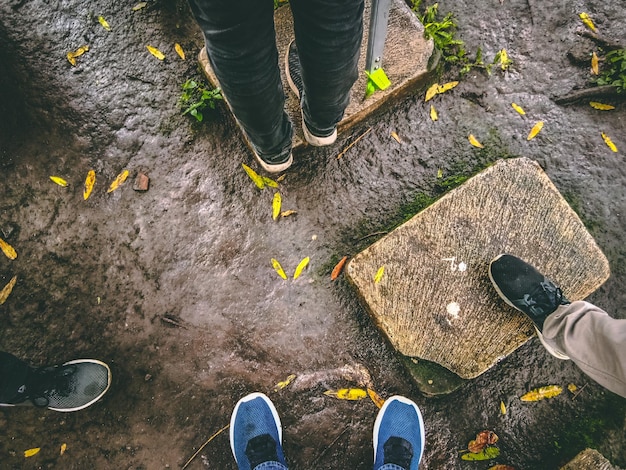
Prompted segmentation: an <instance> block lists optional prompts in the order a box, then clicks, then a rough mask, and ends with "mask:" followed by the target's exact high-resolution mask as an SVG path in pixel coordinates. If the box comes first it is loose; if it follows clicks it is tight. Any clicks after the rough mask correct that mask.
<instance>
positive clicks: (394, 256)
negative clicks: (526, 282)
mask: <svg viewBox="0 0 626 470" xmlns="http://www.w3.org/2000/svg"><path fill="white" fill-rule="evenodd" d="M500 253H510V254H513V255H516V256H519V257H520V258H522V259H524V260H526V261H527V262H529V263H531V264H532V265H534V266H535V267H536V268H537V269H539V271H541V272H543V273H544V274H545V275H546V276H548V277H550V278H552V279H553V280H555V281H556V282H558V283H559V284H560V285H561V287H562V288H563V291H564V293H565V295H566V296H567V297H568V298H569V299H570V300H578V299H584V298H585V297H587V296H588V295H589V294H591V293H592V292H593V291H594V290H596V289H597V288H598V287H599V286H600V285H601V284H602V283H604V282H605V281H606V279H607V278H608V277H609V274H610V272H609V265H608V261H607V259H606V257H605V256H604V254H603V253H602V251H601V250H600V249H599V247H598V246H597V244H596V243H595V241H594V239H593V238H592V237H591V235H590V234H589V233H588V232H587V230H586V228H585V226H584V225H583V223H582V222H581V220H580V219H579V217H578V216H577V215H576V213H575V212H574V211H573V210H572V209H571V208H570V206H569V205H568V204H567V202H566V201H565V199H563V197H562V196H561V195H560V193H559V192H558V190H557V189H556V188H555V187H554V185H553V184H552V182H551V181H550V180H549V178H548V177H547V175H546V174H545V173H544V172H543V170H542V169H541V167H540V166H539V165H538V164H537V163H536V162H534V161H532V160H530V159H527V158H518V159H510V160H500V161H499V162H498V163H496V164H495V165H493V166H492V167H490V168H488V169H486V170H484V171H483V172H482V173H479V174H478V175H476V176H474V177H473V178H471V179H469V180H468V181H466V182H465V183H464V184H463V185H461V186H460V187H458V188H456V189H454V190H452V191H451V192H449V193H448V194H446V195H445V196H444V197H442V198H441V199H439V200H438V201H437V202H435V203H434V204H433V205H431V206H430V207H428V208H426V209H425V210H423V211H422V212H420V213H419V214H417V215H416V216H414V217H413V218H412V219H411V220H409V221H408V222H406V223H405V224H403V225H402V226H400V227H398V228H397V229H395V230H394V231H392V232H391V233H390V234H389V235H387V236H385V237H384V238H382V239H380V240H379V241H377V242H376V243H374V244H373V245H372V246H370V247H369V248H367V249H365V250H364V251H363V252H361V253H359V254H358V255H357V256H355V257H354V258H353V259H352V260H351V261H350V263H349V264H348V266H347V267H346V273H347V275H348V278H349V279H350V280H351V282H352V283H353V284H354V285H355V286H356V288H357V290H358V292H359V295H360V297H361V298H362V300H363V302H364V304H365V305H366V307H367V308H368V310H369V311H370V313H371V315H372V317H373V319H374V321H375V323H376V324H378V325H379V327H380V328H381V329H382V330H383V332H384V333H385V334H386V335H387V337H388V338H389V340H390V341H391V343H392V345H393V346H394V347H395V348H396V349H397V350H398V351H399V352H400V353H402V354H404V355H406V356H410V357H418V358H422V359H426V360H429V361H433V362H436V363H438V364H440V365H442V366H444V367H446V368H448V369H449V370H451V371H452V372H454V373H456V374H457V375H459V376H460V377H462V378H466V379H470V378H474V377H476V376H478V375H480V374H482V373H483V372H485V371H486V370H487V369H489V368H490V367H492V366H493V365H494V364H496V363H497V362H498V361H499V360H501V359H502V358H504V357H506V356H507V355H509V354H510V353H511V352H513V351H514V350H515V349H517V348H518V347H519V346H521V345H522V344H524V343H525V342H526V341H527V340H528V339H529V338H530V337H531V336H532V335H533V334H534V328H533V326H532V323H531V321H530V320H528V319H527V318H526V317H525V316H524V315H523V314H521V313H519V312H517V311H516V310H514V309H512V308H511V307H509V306H507V305H506V304H505V303H504V302H503V301H502V300H501V299H500V298H499V296H498V294H497V293H496V292H495V290H494V289H493V287H492V285H491V281H490V280H489V276H488V267H489V262H490V261H491V260H492V259H493V258H494V257H496V256H497V255H499V254H500ZM381 266H384V267H385V269H384V274H383V276H382V278H381V279H380V281H379V282H378V283H376V282H375V281H374V277H375V276H376V273H377V272H378V270H379V268H380V267H381Z"/></svg>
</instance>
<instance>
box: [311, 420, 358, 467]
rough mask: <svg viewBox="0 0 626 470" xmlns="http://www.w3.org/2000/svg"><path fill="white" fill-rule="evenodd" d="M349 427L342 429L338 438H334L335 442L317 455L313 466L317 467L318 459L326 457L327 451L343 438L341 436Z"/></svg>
mask: <svg viewBox="0 0 626 470" xmlns="http://www.w3.org/2000/svg"><path fill="white" fill-rule="evenodd" d="M348 429H350V426H346V427H345V429H344V430H343V431H341V432H340V433H339V435H338V436H337V437H336V438H334V439H333V442H331V443H330V444H328V446H326V448H325V449H324V450H323V451H322V452H320V454H319V455H318V456H317V457H315V459H314V460H313V462H312V463H311V467H313V468H315V464H316V463H317V461H318V460H319V459H321V458H322V457H324V455H326V452H328V451H329V450H330V448H331V447H332V446H334V445H335V443H336V442H337V441H338V440H339V439H340V438H341V436H343V435H344V434H345V433H346V431H348Z"/></svg>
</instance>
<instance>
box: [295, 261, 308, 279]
mask: <svg viewBox="0 0 626 470" xmlns="http://www.w3.org/2000/svg"><path fill="white" fill-rule="evenodd" d="M310 260H311V259H310V258H309V257H308V256H307V257H306V258H304V259H303V260H302V261H300V263H299V264H298V266H297V267H296V272H294V273H293V278H294V279H298V278H299V277H300V274H302V271H304V268H306V267H307V265H308V264H309V261H310Z"/></svg>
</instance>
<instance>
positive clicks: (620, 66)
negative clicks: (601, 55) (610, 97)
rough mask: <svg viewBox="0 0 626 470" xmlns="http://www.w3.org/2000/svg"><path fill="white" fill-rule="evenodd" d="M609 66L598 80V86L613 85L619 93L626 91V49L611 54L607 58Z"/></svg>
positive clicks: (606, 62)
mask: <svg viewBox="0 0 626 470" xmlns="http://www.w3.org/2000/svg"><path fill="white" fill-rule="evenodd" d="M605 64H606V65H607V66H608V68H606V69H605V70H603V71H602V74H601V75H600V76H599V77H598V79H597V80H596V83H597V84H598V85H612V86H614V87H616V88H617V92H618V93H622V92H624V91H626V49H617V50H615V51H611V52H609V53H608V54H607V55H606V57H605Z"/></svg>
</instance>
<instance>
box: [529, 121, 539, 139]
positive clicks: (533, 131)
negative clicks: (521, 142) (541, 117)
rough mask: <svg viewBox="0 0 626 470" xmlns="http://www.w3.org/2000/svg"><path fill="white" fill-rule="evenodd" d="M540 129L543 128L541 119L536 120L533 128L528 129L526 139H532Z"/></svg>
mask: <svg viewBox="0 0 626 470" xmlns="http://www.w3.org/2000/svg"><path fill="white" fill-rule="evenodd" d="M541 129H543V121H538V122H537V124H535V125H534V126H533V128H532V129H531V130H530V132H529V133H528V137H526V140H532V139H534V138H535V136H536V135H537V134H539V132H540V131H541Z"/></svg>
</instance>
